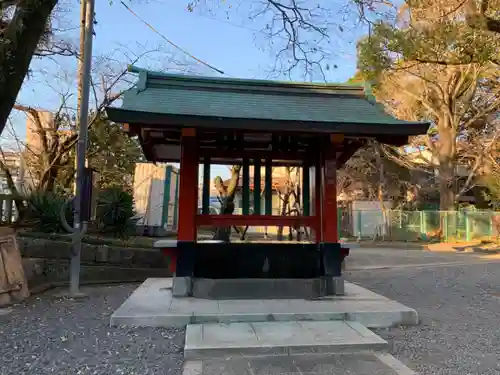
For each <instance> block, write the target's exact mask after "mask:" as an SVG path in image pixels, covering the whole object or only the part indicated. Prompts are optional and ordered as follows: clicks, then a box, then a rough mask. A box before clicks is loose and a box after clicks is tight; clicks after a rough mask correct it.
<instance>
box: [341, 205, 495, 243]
mask: <svg viewBox="0 0 500 375" xmlns="http://www.w3.org/2000/svg"><path fill="white" fill-rule="evenodd" d="M339 218H340V222H339V228H340V233H341V236H343V237H348V238H349V237H350V238H357V239H383V240H390V241H446V242H464V241H475V240H492V239H497V238H498V237H499V229H500V212H494V211H401V210H386V211H385V212H383V211H381V210H341V212H340V215H339Z"/></svg>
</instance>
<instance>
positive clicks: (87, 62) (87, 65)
mask: <svg viewBox="0 0 500 375" xmlns="http://www.w3.org/2000/svg"><path fill="white" fill-rule="evenodd" d="M81 1H82V4H81V11H82V14H85V18H83V17H82V20H83V19H84V21H82V29H83V30H82V29H81V30H80V37H83V39H84V40H83V41H82V40H80V47H82V46H83V50H82V49H81V50H80V59H79V65H78V67H79V69H78V70H79V71H78V78H79V83H78V84H79V87H78V99H79V103H78V126H79V132H78V142H77V145H76V178H75V181H76V184H75V198H74V200H73V204H74V211H75V214H74V223H73V241H72V242H73V249H72V254H71V265H70V289H69V294H70V296H77V295H79V294H80V258H81V249H82V236H83V234H84V227H85V225H82V224H86V223H82V222H81V208H82V207H81V206H82V190H83V182H84V171H85V153H86V150H87V136H88V112H89V93H90V73H91V67H92V42H93V37H94V1H95V0H81Z"/></svg>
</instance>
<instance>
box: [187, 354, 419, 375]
mask: <svg viewBox="0 0 500 375" xmlns="http://www.w3.org/2000/svg"><path fill="white" fill-rule="evenodd" d="M346 374H350V375H417V374H416V373H415V372H414V371H412V370H411V369H410V368H408V367H407V366H405V365H404V364H403V363H401V362H400V361H399V360H397V359H396V358H394V357H393V356H392V355H390V354H387V353H369V352H364V353H343V354H314V355H301V356H286V357H285V356H264V357H262V356H261V357H240V358H233V359H231V360H226V359H211V360H202V361H186V362H184V370H183V375H346Z"/></svg>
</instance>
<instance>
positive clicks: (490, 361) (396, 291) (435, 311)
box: [348, 263, 500, 375]
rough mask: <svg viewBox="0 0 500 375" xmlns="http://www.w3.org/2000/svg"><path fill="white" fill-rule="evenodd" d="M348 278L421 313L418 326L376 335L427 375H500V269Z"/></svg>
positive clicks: (376, 272)
mask: <svg viewBox="0 0 500 375" xmlns="http://www.w3.org/2000/svg"><path fill="white" fill-rule="evenodd" d="M348 279H349V280H350V281H353V282H357V283H359V284H361V285H363V286H365V287H367V288H370V289H371V290H373V291H374V292H377V293H380V294H382V295H384V296H386V297H388V298H392V299H395V300H397V301H399V302H401V303H404V304H406V305H408V306H409V307H413V308H415V309H417V311H418V314H419V316H420V319H421V324H420V325H419V326H414V327H407V328H401V329H394V330H392V331H390V332H389V331H383V332H376V333H377V334H379V335H380V336H381V337H383V338H385V339H386V340H388V341H389V344H391V343H392V347H393V349H392V350H391V353H392V354H393V355H394V356H395V357H396V358H398V359H399V360H401V361H402V362H404V363H405V364H406V365H407V366H408V367H410V368H412V369H414V370H416V371H418V372H420V374H423V375H498V374H500V324H499V322H500V264H498V263H492V264H468V265H463V266H440V267H431V268H428V269H424V268H400V269H385V270H374V271H359V272H353V273H352V274H351V275H350V276H349V277H348Z"/></svg>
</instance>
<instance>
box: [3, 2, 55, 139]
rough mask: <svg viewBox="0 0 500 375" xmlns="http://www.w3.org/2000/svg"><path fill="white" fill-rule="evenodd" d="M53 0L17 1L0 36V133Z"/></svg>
mask: <svg viewBox="0 0 500 375" xmlns="http://www.w3.org/2000/svg"><path fill="white" fill-rule="evenodd" d="M56 3H57V0H20V1H19V3H18V4H17V6H16V11H15V13H14V16H13V17H12V20H11V21H10V22H9V23H8V25H7V26H6V27H5V29H4V30H2V31H1V33H0V134H1V132H2V131H3V129H4V127H5V124H6V122H7V118H8V117H9V115H10V112H11V110H12V107H13V106H14V103H15V101H16V98H17V95H18V93H19V90H20V89H21V85H22V83H23V81H24V78H25V77H26V75H27V74H28V69H29V65H30V63H31V59H32V57H33V54H34V53H35V50H36V48H37V45H38V42H39V40H40V38H41V36H42V35H43V33H44V32H45V29H46V26H47V22H48V19H49V16H50V13H51V12H52V10H53V9H54V6H55V5H56Z"/></svg>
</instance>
